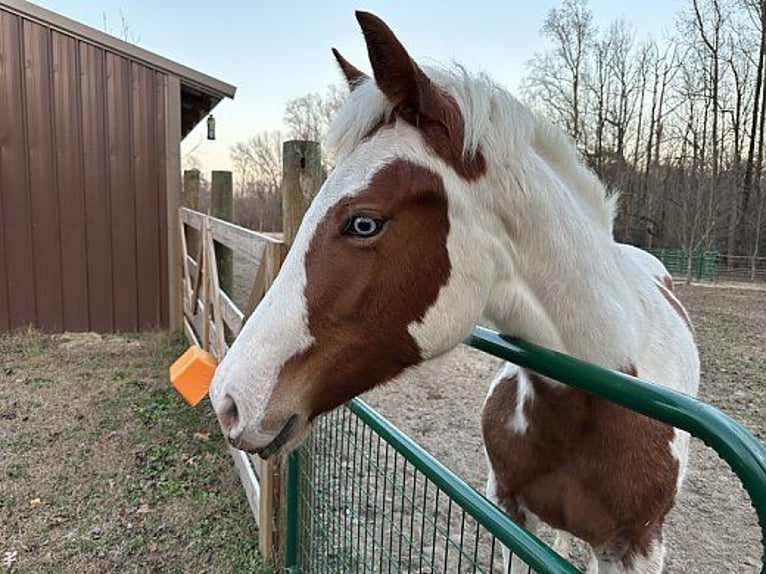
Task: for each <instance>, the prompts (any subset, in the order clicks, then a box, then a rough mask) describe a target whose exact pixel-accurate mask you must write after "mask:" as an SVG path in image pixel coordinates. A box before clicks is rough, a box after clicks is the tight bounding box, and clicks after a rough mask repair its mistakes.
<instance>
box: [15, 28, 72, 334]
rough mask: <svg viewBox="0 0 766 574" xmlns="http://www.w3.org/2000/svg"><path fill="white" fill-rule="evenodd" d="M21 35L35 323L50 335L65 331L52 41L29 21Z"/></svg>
mask: <svg viewBox="0 0 766 574" xmlns="http://www.w3.org/2000/svg"><path fill="white" fill-rule="evenodd" d="M22 32H23V50H24V87H25V96H26V98H25V99H26V102H25V103H26V132H27V134H26V135H27V146H28V160H27V166H28V170H29V196H30V199H31V202H32V249H33V252H34V268H35V302H36V305H37V324H38V326H39V327H41V328H42V329H44V330H46V331H61V330H63V327H64V310H63V305H62V300H61V244H60V240H59V202H58V197H57V193H56V171H57V165H56V164H55V162H54V156H53V139H54V134H53V113H52V112H53V110H52V101H51V100H52V98H51V76H52V74H51V71H52V70H51V57H50V56H51V54H50V52H51V46H50V43H51V42H50V40H51V37H50V33H49V31H48V30H47V29H46V28H44V27H43V26H41V25H40V24H36V23H34V22H29V21H26V20H25V21H23V23H22ZM19 247H21V248H22V249H23V246H19Z"/></svg>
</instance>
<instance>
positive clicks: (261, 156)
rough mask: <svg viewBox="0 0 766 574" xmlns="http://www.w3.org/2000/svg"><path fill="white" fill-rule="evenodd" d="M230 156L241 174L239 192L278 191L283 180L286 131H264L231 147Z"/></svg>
mask: <svg viewBox="0 0 766 574" xmlns="http://www.w3.org/2000/svg"><path fill="white" fill-rule="evenodd" d="M229 156H230V157H231V161H232V163H234V169H235V171H236V174H237V182H238V185H237V193H240V194H246V193H249V192H253V191H255V190H257V189H261V190H264V191H266V192H268V193H276V192H277V191H278V190H279V186H280V184H281V181H282V134H281V133H280V132H278V131H276V132H263V133H260V134H256V135H255V136H253V137H252V138H250V139H249V140H247V141H244V142H238V143H236V144H234V145H233V146H231V149H230V150H229Z"/></svg>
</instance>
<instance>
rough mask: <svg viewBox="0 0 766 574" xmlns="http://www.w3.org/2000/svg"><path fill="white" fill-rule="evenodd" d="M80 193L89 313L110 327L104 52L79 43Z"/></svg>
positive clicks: (104, 328)
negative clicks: (83, 201)
mask: <svg viewBox="0 0 766 574" xmlns="http://www.w3.org/2000/svg"><path fill="white" fill-rule="evenodd" d="M79 52H80V112H81V113H82V136H83V139H82V159H83V172H84V173H83V175H84V179H83V191H84V194H85V230H86V233H85V235H86V252H87V256H86V263H87V267H88V316H89V319H90V328H91V329H92V330H94V331H99V332H108V331H112V330H114V317H113V315H112V307H113V301H114V298H113V295H112V231H111V230H112V208H111V202H110V198H109V186H108V185H106V181H107V168H106V154H107V148H106V62H105V58H104V51H103V50H101V49H99V48H95V47H94V46H92V45H90V44H86V43H84V42H80V45H79Z"/></svg>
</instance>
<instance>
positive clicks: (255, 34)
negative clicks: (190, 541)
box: [36, 0, 685, 170]
mask: <svg viewBox="0 0 766 574" xmlns="http://www.w3.org/2000/svg"><path fill="white" fill-rule="evenodd" d="M36 1H37V3H38V4H40V5H42V6H44V7H46V8H48V9H50V10H53V11H54V12H58V13H60V14H63V15H65V16H68V17H70V18H73V19H75V20H78V21H80V22H82V23H84V24H87V25H89V26H92V27H94V28H98V29H100V30H103V29H104V16H106V20H107V27H108V28H109V29H110V31H112V32H114V33H119V31H120V28H121V25H120V13H122V14H123V15H124V16H125V19H126V21H127V22H128V23H129V25H130V29H131V31H132V32H133V33H134V34H135V35H136V36H138V37H139V41H138V43H139V45H140V46H141V47H142V48H145V49H147V50H151V51H153V52H157V53H158V54H160V55H162V56H165V57H167V58H170V59H172V60H176V61H178V62H180V63H182V64H185V65H187V66H190V67H192V68H195V69H197V70H199V71H201V72H204V73H206V74H209V75H211V76H214V77H216V78H219V79H221V80H224V81H226V82H229V83H231V84H234V85H235V86H237V96H236V98H235V100H234V101H230V100H226V101H223V102H222V103H221V104H219V106H218V107H217V108H216V110H215V111H214V115H215V116H216V124H217V132H218V139H217V140H216V141H214V142H208V141H206V140H204V139H203V137H204V136H203V131H202V129H201V128H202V126H198V128H197V129H196V130H195V131H194V132H192V133H191V134H190V135H189V136H188V137H187V138H186V141H185V144H184V149H185V150H188V149H190V148H192V147H194V148H195V154H196V155H197V156H198V157H199V159H200V160H201V161H202V162H203V164H204V168H205V169H206V170H209V169H230V168H231V165H230V162H229V158H228V149H229V146H230V145H231V144H233V143H235V142H237V141H240V140H243V139H246V138H248V137H250V136H252V135H254V134H255V133H257V132H260V131H264V130H275V129H280V128H281V127H282V114H283V111H284V105H285V102H286V101H287V100H288V99H290V98H294V97H297V96H301V95H304V94H306V93H309V92H324V91H325V89H326V87H327V85H328V84H331V83H334V82H337V81H338V80H339V78H340V76H339V72H338V71H337V69H336V66H335V61H334V59H333V58H332V54H331V53H330V47H332V46H335V47H337V48H338V49H339V50H340V51H341V53H343V54H344V55H345V56H346V57H347V58H348V59H349V60H350V61H351V62H352V63H354V64H355V65H357V67H359V68H361V69H363V70H369V66H368V63H367V59H366V53H365V49H364V41H363V39H362V37H361V34H360V33H359V29H358V26H357V23H356V20H355V18H354V10H356V9H362V10H368V11H370V12H374V13H375V14H377V15H378V16H380V17H382V18H383V19H384V20H385V21H386V22H387V23H388V24H389V26H391V28H392V29H393V30H394V32H395V33H396V34H397V35H398V36H399V38H400V39H401V40H402V41H403V42H404V44H405V46H406V47H407V48H408V50H409V51H410V53H411V54H412V55H413V56H414V57H415V58H416V59H418V60H419V61H425V62H428V61H431V62H449V61H451V60H455V61H458V62H460V63H462V64H464V65H466V66H467V67H468V68H469V69H473V70H483V71H486V72H489V73H490V74H491V75H492V76H493V77H494V78H495V79H496V80H497V81H499V82H500V83H501V84H504V85H505V86H507V87H508V88H509V89H511V91H516V90H517V88H518V84H519V81H520V79H521V77H522V76H523V74H524V70H525V67H524V66H525V62H527V61H528V60H529V59H530V58H531V57H532V55H533V54H534V53H535V52H539V51H542V50H544V49H545V48H546V44H545V42H544V41H543V40H542V39H541V38H540V35H539V30H540V27H541V26H542V23H543V20H544V18H545V16H546V14H547V13H548V11H549V10H550V9H551V8H553V7H555V6H558V5H559V4H560V2H559V0H533V1H526V0H525V1H522V0H506V1H500V0H495V1H482V0H472V1H461V2H454V1H449V2H445V1H438V0H427V1H418V2H415V1H414V0H391V1H384V0H374V1H367V0H356V1H350V0H332V1H326V2H319V1H308V0H303V1H298V0H295V1H277V0H271V1H256V2H245V1H244V0H239V1H238V0H215V1H213V2H202V1H199V0H101V1H99V2H95V1H86V0H36ZM684 4H685V2H684V1H683V0H642V1H641V2H636V1H635V0H633V1H631V0H591V1H590V8H591V10H592V12H593V14H594V17H595V20H596V23H597V24H598V25H599V26H602V27H606V26H608V25H609V23H610V22H612V21H613V20H614V19H617V18H622V19H624V20H626V21H627V22H629V23H630V24H631V25H632V26H633V27H634V29H635V31H636V34H637V36H638V37H644V36H647V35H652V36H654V37H655V38H657V39H661V38H662V36H663V34H664V32H665V31H667V30H672V28H673V25H674V21H675V15H676V14H677V13H678V12H679V11H680V10H681V9H682V7H683V5H684Z"/></svg>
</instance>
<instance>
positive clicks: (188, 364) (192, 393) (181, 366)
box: [170, 345, 216, 407]
mask: <svg viewBox="0 0 766 574" xmlns="http://www.w3.org/2000/svg"><path fill="white" fill-rule="evenodd" d="M215 367H216V360H215V357H213V355H211V354H210V353H208V352H207V351H205V350H204V349H201V348H199V347H197V346H196V345H192V346H191V347H189V349H188V350H187V351H186V352H185V353H184V354H183V355H181V356H180V357H179V358H178V360H177V361H176V362H175V363H173V364H172V365H171V366H170V382H171V383H172V385H173V386H174V387H175V388H176V390H177V391H178V392H179V393H181V396H183V398H184V399H186V402H187V403H189V404H190V405H191V406H193V407H195V406H197V404H198V403H199V402H200V401H201V400H202V399H203V397H204V396H205V395H206V394H207V391H208V389H209V388H210V381H211V380H213V373H215Z"/></svg>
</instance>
